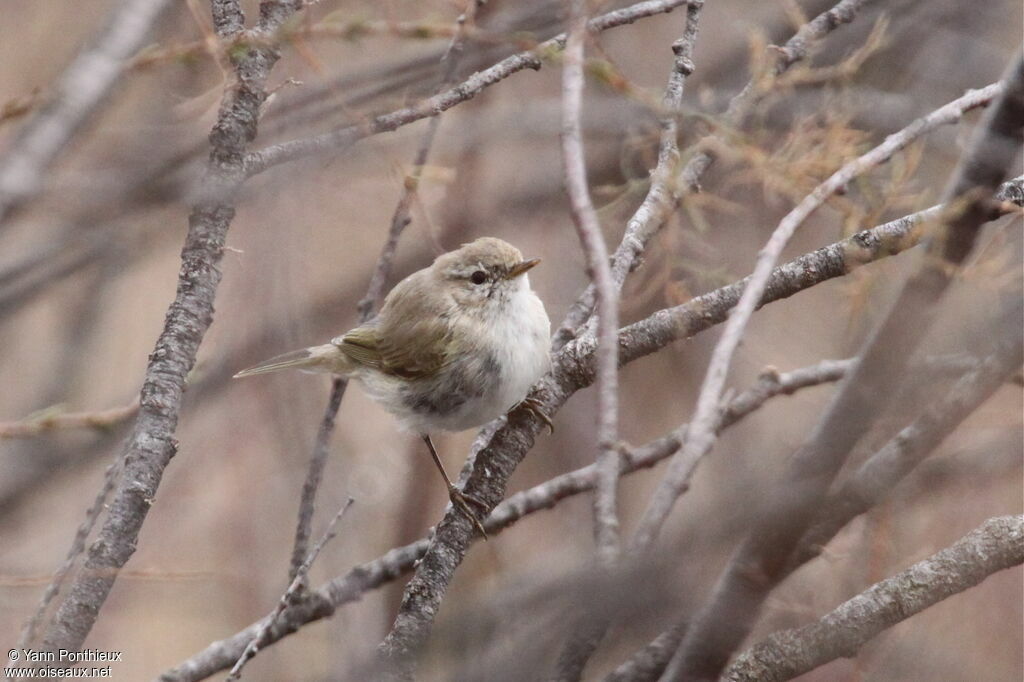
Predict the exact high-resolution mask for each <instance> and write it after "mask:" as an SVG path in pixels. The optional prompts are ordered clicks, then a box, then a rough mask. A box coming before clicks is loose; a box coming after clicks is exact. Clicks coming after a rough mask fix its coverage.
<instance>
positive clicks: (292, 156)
mask: <svg viewBox="0 0 1024 682" xmlns="http://www.w3.org/2000/svg"><path fill="white" fill-rule="evenodd" d="M684 4H686V0H645V1H644V2H638V3H637V4H635V5H632V6H630V7H626V8H623V9H618V10H614V11H612V12H608V13H606V14H602V15H601V16H599V17H595V18H594V19H591V20H590V22H588V24H587V28H588V29H589V30H590V31H593V32H599V31H606V30H608V29H610V28H616V27H618V26H623V25H626V24H632V23H633V22H635V21H638V20H640V19H643V18H645V17H649V16H654V15H656V14H665V13H667V12H671V11H672V10H674V9H676V8H677V7H679V6H680V5H684ZM565 40H566V36H565V34H564V33H563V34H560V35H558V36H555V37H554V38H551V39H550V40H546V41H544V42H543V43H541V44H540V45H538V46H537V47H536V48H534V49H533V50H529V51H527V52H520V53H518V54H514V55H512V56H511V57H507V58H505V59H503V60H502V61H500V62H498V63H497V64H495V65H494V66H491V67H490V68H487V69H484V70H483V71H479V72H477V73H474V74H473V75H472V76H470V77H469V78H467V79H466V80H464V81H462V82H461V83H460V84H458V85H456V86H455V87H454V88H451V89H450V90H446V91H445V92H442V93H440V94H438V95H434V96H433V97H430V98H428V99H425V100H423V101H422V102H419V103H418V104H415V105H413V106H411V107H406V108H404V109H399V110H397V111H393V112H391V113H389V114H383V115H381V116H376V117H374V118H372V119H370V120H369V121H366V122H364V123H360V124H357V125H351V126H346V127H344V128H340V129H338V130H333V131H330V132H327V133H323V134H321V135H315V136H313V137H308V138H302V139H298V140H292V141H290V142H282V143H281V144H276V145H273V146H270V147H267V148H265V149H261V150H260V151H257V152H253V153H251V154H249V156H248V158H247V160H246V170H247V172H248V173H249V175H255V174H257V173H262V172H263V171H265V170H267V169H268V168H270V167H272V166H276V165H278V164H282V163H287V162H290V161H295V160H297V159H301V158H305V157H307V156H311V155H314V154H321V153H325V152H329V151H335V150H339V149H345V148H347V147H348V146H349V145H351V144H353V143H355V142H357V141H359V140H361V139H363V138H364V137H369V136H371V135H376V134H378V133H386V132H391V131H393V130H397V129H398V128H401V127H402V126H405V125H408V124H410V123H413V122H415V121H419V120H420V119H423V118H428V117H431V116H437V115H438V114H441V113H443V112H445V111H447V110H448V109H451V108H452V107H454V106H455V105H457V104H461V103H462V102H465V101H467V100H470V99H472V98H474V97H476V96H477V95H478V94H480V93H481V92H483V91H484V90H485V89H487V88H489V87H490V86H492V85H494V84H495V83H499V82H501V81H503V80H504V79H506V78H508V77H509V76H511V75H513V74H515V73H518V72H519V71H522V70H524V69H533V70H535V71H536V70H537V69H540V68H541V64H542V58H543V57H544V56H546V55H548V54H550V53H552V52H557V51H559V50H562V49H563V48H564V47H565Z"/></svg>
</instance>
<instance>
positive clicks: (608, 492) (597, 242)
mask: <svg viewBox="0 0 1024 682" xmlns="http://www.w3.org/2000/svg"><path fill="white" fill-rule="evenodd" d="M586 29H587V15H586V4H585V2H584V1H583V0H571V2H570V17H569V38H568V40H567V41H566V44H565V54H564V56H563V64H564V66H563V69H562V165H563V167H564V168H565V184H566V190H567V192H568V194H569V204H570V208H571V214H572V221H573V224H574V225H575V227H576V235H577V236H578V237H579V240H580V245H581V246H582V247H583V252H584V255H585V256H586V261H587V272H588V273H589V275H590V279H591V280H592V281H593V282H594V288H595V290H596V291H597V315H598V324H597V328H598V331H597V351H596V358H597V381H596V384H597V391H598V394H597V447H598V454H597V471H598V482H597V488H596V491H595V494H594V542H595V544H596V545H597V553H598V557H599V559H600V560H601V561H602V562H603V563H605V564H608V565H610V564H611V563H613V562H614V561H615V558H616V557H617V556H618V553H619V517H618V512H617V511H616V506H617V504H616V497H617V489H618V485H619V446H618V419H619V406H618V372H619V352H618V343H617V339H618V331H619V297H618V292H617V291H616V290H615V286H614V284H613V283H612V270H611V266H610V265H609V264H608V246H607V244H605V241H604V235H603V234H602V233H601V224H600V223H599V222H598V220H597V213H596V212H595V211H594V204H593V202H592V201H591V199H590V189H589V187H588V184H587V161H586V156H585V154H584V151H583V134H582V132H581V131H580V109H581V107H582V104H583V86H584V79H583V49H584V43H585V41H586Z"/></svg>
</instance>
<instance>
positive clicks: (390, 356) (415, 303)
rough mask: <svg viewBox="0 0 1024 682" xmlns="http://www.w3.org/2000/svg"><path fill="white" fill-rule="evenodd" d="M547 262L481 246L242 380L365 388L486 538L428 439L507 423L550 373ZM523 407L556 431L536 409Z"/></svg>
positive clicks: (445, 260) (453, 256) (442, 260)
mask: <svg viewBox="0 0 1024 682" xmlns="http://www.w3.org/2000/svg"><path fill="white" fill-rule="evenodd" d="M539 262H540V259H536V258H534V259H530V260H525V259H523V255H522V254H521V253H520V252H519V250H518V249H517V248H515V247H514V246H512V245H511V244H508V243H507V242H504V241H502V240H500V239H495V238H493V237H484V238H481V239H477V240H476V241H474V242H472V243H470V244H465V245H463V246H462V248H460V249H457V250H455V251H450V252H448V253H445V254H442V255H441V256H438V258H437V259H436V260H435V261H434V263H433V264H432V265H431V266H430V267H427V268H424V269H422V270H419V271H417V272H414V273H413V274H411V275H409V276H408V277H406V278H405V279H404V280H402V281H401V282H399V283H398V284H397V285H395V288H394V289H392V290H391V292H390V293H389V294H388V295H387V297H386V298H385V299H384V305H383V306H382V307H381V310H380V313H379V314H378V315H377V316H376V317H375V318H374V319H372V320H370V321H369V322H367V323H366V324H364V325H362V326H360V327H356V328H355V329H353V330H351V331H349V332H347V333H345V334H343V335H341V336H339V337H337V338H335V339H333V340H331V342H330V343H326V344H324V345H321V346H312V347H310V348H304V349H302V350H298V351H294V352H291V353H285V354H284V355H279V356H277V357H275V358H271V359H270V360H267V361H266V362H264V363H261V364H259V365H256V366H255V367H250V368H249V369H246V370H243V371H241V372H239V373H238V374H236V375H235V376H236V377H244V376H251V375H254V374H263V373H265V372H276V371H277V370H281V369H289V368H304V369H312V370H319V371H323V372H331V373H333V374H340V375H343V376H345V377H350V378H354V379H358V380H359V381H360V382H361V383H362V385H363V387H364V389H365V390H366V392H367V393H368V394H369V395H370V397H371V398H373V399H374V400H375V401H377V402H378V403H380V404H381V405H382V406H383V407H384V409H386V410H387V411H388V412H390V413H391V414H393V415H395V417H397V418H398V422H399V424H400V426H401V427H402V428H403V429H405V430H408V431H412V432H415V433H417V434H419V435H420V436H421V437H422V438H423V440H424V442H425V443H426V445H427V448H428V449H429V451H430V454H431V456H432V457H433V460H434V464H435V465H436V466H437V468H438V470H439V471H440V472H441V476H442V477H443V478H444V481H445V484H446V485H447V486H448V495H449V497H450V499H451V500H452V503H453V504H454V505H455V506H456V507H457V508H459V509H461V510H462V511H463V512H464V513H466V514H467V515H468V516H469V518H471V519H472V520H473V522H474V523H475V524H476V526H477V528H478V529H479V530H480V532H481V533H482V534H484V535H486V533H484V529H483V524H482V523H481V522H480V519H479V518H478V517H477V515H476V514H475V513H473V511H472V509H471V508H470V506H469V505H470V503H472V504H475V505H477V506H478V507H480V508H481V509H482V510H486V506H485V505H484V504H483V503H482V502H480V501H479V500H476V499H475V498H472V497H470V496H468V495H465V494H464V493H462V492H461V491H459V490H458V489H457V488H456V487H455V486H454V485H453V484H452V482H451V479H450V478H449V477H448V474H447V473H446V472H445V470H444V466H443V465H442V464H441V459H440V457H438V455H437V451H436V450H435V448H434V444H433V443H432V442H431V440H430V435H429V434H430V433H432V432H436V431H463V430H466V429H470V428H474V427H477V426H481V425H483V424H485V423H487V422H489V421H491V420H492V419H495V418H496V417H499V416H501V415H502V414H504V413H506V412H507V411H508V410H510V409H511V408H513V407H515V406H516V405H517V404H519V403H524V400H525V398H526V394H527V392H528V391H529V389H530V387H531V386H532V385H533V384H534V383H535V382H536V381H537V380H538V379H540V377H541V376H543V375H544V373H545V372H547V371H548V369H549V367H550V357H549V354H548V347H549V344H550V334H551V323H550V321H549V320H548V316H547V312H546V311H545V310H544V304H543V303H541V300H540V299H539V298H538V297H537V295H536V294H535V293H534V292H533V290H531V289H530V280H529V277H528V276H527V274H526V273H527V271H528V270H530V269H531V268H532V267H534V266H535V265H537V263H539ZM525 406H526V407H527V408H528V409H531V410H532V411H534V412H535V413H536V414H538V416H539V417H540V418H541V419H543V420H544V421H545V422H547V423H548V424H549V426H550V422H549V421H548V419H547V417H546V416H545V415H543V414H542V413H541V412H540V411H539V409H537V405H536V404H534V403H532V402H529V401H526V402H525Z"/></svg>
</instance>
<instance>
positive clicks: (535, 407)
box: [513, 398, 555, 434]
mask: <svg viewBox="0 0 1024 682" xmlns="http://www.w3.org/2000/svg"><path fill="white" fill-rule="evenodd" d="M519 408H522V409H524V410H526V411H527V412H529V413H530V414H532V415H533V416H534V417H536V418H537V419H539V420H541V421H542V422H544V423H545V424H546V425H547V427H548V431H549V432H550V433H551V434H554V433H555V425H554V424H553V423H552V422H551V418H550V417H548V416H547V415H546V414H544V410H542V409H540V408H541V402H540V401H539V400H537V399H536V398H523V399H522V400H521V401H519V404H518V405H516V406H515V408H513V409H519Z"/></svg>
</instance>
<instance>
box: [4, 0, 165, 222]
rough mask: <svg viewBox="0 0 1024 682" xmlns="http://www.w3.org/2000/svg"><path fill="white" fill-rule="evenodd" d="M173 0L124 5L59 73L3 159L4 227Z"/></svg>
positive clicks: (35, 189) (130, 0)
mask: <svg viewBox="0 0 1024 682" xmlns="http://www.w3.org/2000/svg"><path fill="white" fill-rule="evenodd" d="M170 4H171V2H170V0H124V1H123V2H121V3H120V4H119V5H118V6H117V7H116V8H115V9H114V10H113V11H112V12H111V13H110V15H109V17H108V18H107V21H106V25H105V26H104V27H103V29H102V30H101V31H100V32H99V33H98V34H97V35H96V36H95V38H94V39H93V40H92V42H91V43H90V44H89V45H88V46H87V47H86V48H85V49H83V50H82V51H81V52H79V53H78V55H77V56H76V57H75V59H74V60H73V61H72V62H71V64H69V65H68V67H67V68H66V69H65V70H64V72H63V73H62V74H61V76H60V79H59V81H58V82H57V85H56V87H55V88H54V92H53V95H52V96H51V97H50V98H49V100H48V102H47V103H46V104H45V105H44V106H43V107H42V108H41V109H40V110H39V111H38V112H37V113H36V115H35V116H34V117H33V118H32V119H31V120H29V121H28V122H27V123H26V124H25V126H24V127H23V128H22V129H21V130H20V131H18V135H17V137H16V138H15V139H14V142H13V143H12V144H11V146H10V147H9V148H8V149H7V151H6V153H5V154H4V155H3V157H2V158H0V224H2V223H3V221H4V219H5V218H6V217H7V216H8V215H9V214H10V213H11V211H12V210H14V209H16V208H17V207H18V206H20V205H22V204H24V203H25V202H26V201H27V200H29V199H30V198H31V197H32V196H33V195H35V194H36V193H37V192H38V191H39V189H40V187H41V185H42V182H43V176H44V174H45V172H46V170H47V168H49V166H50V164H51V163H53V160H54V159H56V158H57V156H58V155H59V154H60V152H61V150H63V149H66V148H67V143H68V141H69V140H71V138H72V137H73V136H74V134H75V133H76V132H77V131H78V129H79V128H80V127H81V125H82V123H84V122H85V121H86V120H88V118H89V116H91V115H92V113H93V111H95V109H96V108H97V107H99V106H100V105H101V104H103V102H104V99H105V98H106V96H107V94H108V93H109V92H110V90H111V89H112V88H113V87H114V84H115V83H117V79H118V76H119V75H120V74H121V71H122V70H123V69H124V66H125V64H126V62H127V60H128V59H129V58H130V57H131V56H132V54H133V53H134V52H135V51H136V50H138V49H139V48H140V47H141V46H142V44H143V41H144V40H145V39H146V36H147V35H148V34H149V31H150V28H151V27H152V26H153V23H154V22H155V21H156V20H157V19H158V18H159V17H160V15H161V14H162V13H163V11H164V9H165V8H166V7H167V6H168V5H170Z"/></svg>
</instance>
